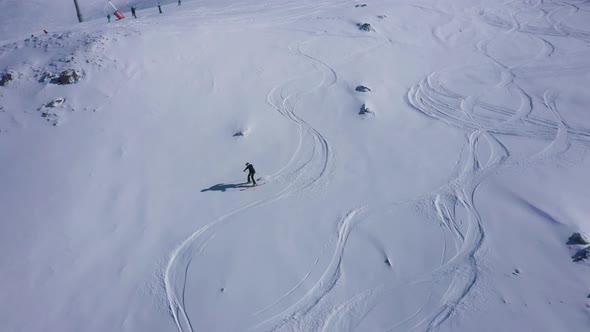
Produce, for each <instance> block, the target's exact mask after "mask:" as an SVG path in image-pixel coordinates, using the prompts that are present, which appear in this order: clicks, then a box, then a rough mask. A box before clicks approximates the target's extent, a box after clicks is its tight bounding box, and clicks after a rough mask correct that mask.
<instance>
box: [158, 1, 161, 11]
mask: <svg viewBox="0 0 590 332" xmlns="http://www.w3.org/2000/svg"><path fill="white" fill-rule="evenodd" d="M158 11H160V14H162V4H161V3H160V1H158Z"/></svg>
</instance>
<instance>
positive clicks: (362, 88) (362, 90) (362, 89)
mask: <svg viewBox="0 0 590 332" xmlns="http://www.w3.org/2000/svg"><path fill="white" fill-rule="evenodd" d="M354 90H355V91H358V92H371V89H369V88H367V87H366V86H363V85H359V86H357V87H356V88H355V89H354Z"/></svg>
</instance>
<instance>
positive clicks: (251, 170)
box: [244, 163, 256, 186]
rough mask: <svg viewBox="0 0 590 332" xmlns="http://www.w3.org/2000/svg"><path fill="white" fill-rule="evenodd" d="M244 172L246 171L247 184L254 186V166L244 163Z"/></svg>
mask: <svg viewBox="0 0 590 332" xmlns="http://www.w3.org/2000/svg"><path fill="white" fill-rule="evenodd" d="M246 170H248V183H253V185H254V186H255V185H256V180H254V174H256V171H255V170H254V166H252V164H250V163H246V168H244V172H245V171H246ZM250 180H251V181H250Z"/></svg>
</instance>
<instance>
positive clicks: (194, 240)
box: [164, 43, 355, 332]
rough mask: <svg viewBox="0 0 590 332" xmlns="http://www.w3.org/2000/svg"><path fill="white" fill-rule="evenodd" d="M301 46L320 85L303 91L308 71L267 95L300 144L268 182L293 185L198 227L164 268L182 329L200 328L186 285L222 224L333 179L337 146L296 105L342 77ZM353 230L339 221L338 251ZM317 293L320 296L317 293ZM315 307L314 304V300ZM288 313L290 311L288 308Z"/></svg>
mask: <svg viewBox="0 0 590 332" xmlns="http://www.w3.org/2000/svg"><path fill="white" fill-rule="evenodd" d="M300 47H301V44H300V43H297V44H294V45H292V46H291V47H290V48H289V49H290V50H291V51H292V52H293V53H294V54H297V55H299V56H300V57H302V58H305V59H306V60H307V61H309V62H311V64H312V66H313V68H314V69H315V71H316V72H317V73H319V74H320V75H321V78H320V80H319V83H318V84H317V85H315V86H312V87H311V88H310V89H308V90H305V91H300V90H299V89H298V88H297V86H296V85H297V84H301V83H302V82H306V80H307V79H309V77H310V75H311V74H308V75H303V76H302V77H300V78H298V79H294V80H290V81H287V82H286V83H284V84H283V85H280V86H277V87H275V88H274V89H272V90H271V91H270V93H269V94H268V97H267V101H268V103H269V105H271V106H272V107H273V109H274V110H275V111H277V112H279V113H280V114H282V115H283V116H284V117H285V118H287V119H288V120H289V121H291V122H292V123H294V124H295V125H296V126H297V127H298V132H299V144H298V147H297V149H296V151H295V152H294V154H293V157H292V158H291V160H290V161H289V162H288V163H287V165H285V166H284V167H283V168H282V169H280V170H279V171H277V172H276V173H275V174H272V175H270V176H269V177H268V179H267V182H276V181H279V180H280V179H281V178H287V180H288V181H287V183H288V184H287V185H286V186H285V187H284V188H283V189H282V190H280V191H279V192H278V193H276V194H273V195H271V196H270V197H268V198H265V199H261V200H257V201H254V202H252V203H250V204H248V205H246V206H243V207H241V208H238V209H236V210H234V211H231V212H229V213H227V214H225V215H223V216H221V217H219V218H217V219H216V220H214V221H212V222H210V223H209V224H207V225H205V226H204V227H202V228H200V229H198V230H197V231H195V232H194V233H193V234H191V235H190V236H189V237H188V238H186V239H185V240H184V241H183V242H182V243H181V244H180V245H179V246H178V247H177V248H176V249H175V250H174V251H173V252H172V254H171V255H170V258H169V261H168V264H167V267H166V269H165V271H164V286H165V289H166V294H167V298H168V303H169V308H170V312H171V315H172V317H173V319H174V322H175V324H176V327H177V329H178V331H179V332H186V331H190V332H194V331H195V329H194V327H193V323H192V322H191V319H190V314H189V313H188V312H187V311H186V309H185V308H186V306H185V289H186V283H187V280H188V271H189V267H190V265H191V263H192V262H193V259H194V258H196V256H198V255H200V254H201V253H202V252H203V251H204V250H205V248H206V246H207V243H208V242H209V241H210V240H211V239H212V238H214V237H215V233H216V230H217V228H218V227H219V226H220V225H222V224H225V223H227V221H228V220H230V218H231V217H235V216H236V215H238V214H240V213H242V212H245V211H246V210H248V209H252V208H257V207H261V206H264V205H267V204H270V203H272V202H275V201H278V200H280V199H283V198H286V197H288V196H289V195H292V194H294V193H297V192H300V191H302V190H310V189H312V187H314V186H316V187H317V186H322V185H325V182H324V181H327V178H329V176H327V175H328V174H329V173H330V172H331V170H332V167H333V152H332V150H331V147H330V145H329V143H328V141H327V140H326V139H325V138H324V137H323V136H322V134H321V133H320V132H319V131H318V130H316V129H315V128H314V127H312V126H311V125H310V124H308V123H307V122H306V121H305V120H304V119H303V118H301V117H300V116H298V115H297V114H296V112H295V109H296V106H297V102H298V100H299V98H301V97H302V96H303V95H305V94H309V93H313V92H315V91H318V90H320V89H328V88H330V87H331V86H333V85H334V84H335V83H336V81H337V80H338V76H337V74H336V72H335V71H334V70H333V69H332V68H331V67H329V66H328V65H327V64H325V63H324V62H322V61H320V60H318V59H316V58H314V57H312V56H310V55H308V54H306V53H305V52H303V51H302V50H301V49H300ZM305 140H310V141H311V142H312V144H311V145H305V147H304V146H303V143H304V141H305ZM309 146H311V148H309ZM354 214H355V213H354V212H351V214H350V218H352V216H353V215H354ZM346 220H348V219H346ZM350 229H351V226H350V225H349V222H346V221H345V222H343V223H341V224H339V234H340V235H339V238H341V242H340V245H341V247H337V248H336V253H338V250H340V251H341V250H342V247H343V245H344V243H345V241H346V238H347V237H348V234H349V232H350ZM339 248H340V249H339ZM335 255H337V254H335ZM318 261H319V258H318V260H316V262H315V263H314V264H313V266H312V270H313V268H315V265H316V264H317V262H318ZM338 264H339V263H338ZM329 269H330V267H328V269H327V270H326V272H325V273H324V275H325V276H326V275H329V274H330V273H329V272H328V270H329ZM310 273H311V271H310V272H309V273H308V274H307V276H305V277H304V279H303V281H301V282H300V284H302V283H303V282H304V281H305V279H306V278H307V277H308V276H309V274H310ZM326 278H330V277H323V278H322V280H323V281H325V279H326ZM332 280H333V282H334V281H335V280H337V278H334V277H332ZM320 284H321V285H320ZM298 287H299V286H298V285H296V286H295V287H294V289H292V290H291V292H293V291H294V290H295V289H297V288H298ZM326 291H329V289H328V290H326V289H325V288H324V283H323V282H318V284H316V287H315V288H314V289H313V290H312V291H310V292H309V293H308V295H307V296H306V298H309V301H311V302H316V303H317V301H319V298H321V296H322V292H326ZM313 294H319V295H315V296H314V295H313ZM286 295H288V294H286ZM286 295H285V296H286ZM281 300H282V298H281V299H278V300H277V301H276V302H275V303H273V304H271V305H270V306H269V307H267V308H266V309H263V310H261V311H260V312H259V314H262V313H263V312H264V311H266V310H268V309H270V308H271V307H272V306H274V305H275V304H277V303H280V302H281ZM295 306H299V307H301V308H305V307H310V303H307V304H305V300H304V299H302V300H299V301H298V302H297V304H296V305H293V306H292V308H295ZM311 307H313V304H311ZM299 310H303V309H299ZM285 315H287V313H286V312H285ZM267 321H270V320H267Z"/></svg>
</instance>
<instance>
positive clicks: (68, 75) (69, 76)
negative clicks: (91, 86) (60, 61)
mask: <svg viewBox="0 0 590 332" xmlns="http://www.w3.org/2000/svg"><path fill="white" fill-rule="evenodd" d="M47 74H49V75H52V76H53V78H51V80H50V83H53V84H59V85H67V84H74V83H77V82H78V81H79V80H80V79H81V78H82V74H81V73H80V72H79V71H77V70H74V69H67V70H64V71H62V72H61V73H60V74H59V76H57V77H55V75H53V74H51V73H47ZM47 74H46V75H47Z"/></svg>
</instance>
